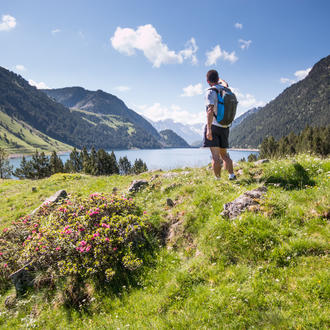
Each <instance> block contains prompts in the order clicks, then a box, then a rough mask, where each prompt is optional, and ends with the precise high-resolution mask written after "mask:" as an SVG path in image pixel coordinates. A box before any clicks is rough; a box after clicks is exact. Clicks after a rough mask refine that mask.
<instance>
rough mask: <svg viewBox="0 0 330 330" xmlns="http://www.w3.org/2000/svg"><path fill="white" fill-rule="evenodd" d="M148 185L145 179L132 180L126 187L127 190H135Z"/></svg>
mask: <svg viewBox="0 0 330 330" xmlns="http://www.w3.org/2000/svg"><path fill="white" fill-rule="evenodd" d="M148 185H149V183H148V181H147V180H134V181H133V182H132V184H131V186H130V187H129V188H128V192H133V193H134V192H137V191H140V190H142V189H144V188H146V187H147V186H148Z"/></svg>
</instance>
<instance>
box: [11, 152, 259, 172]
mask: <svg viewBox="0 0 330 330" xmlns="http://www.w3.org/2000/svg"><path fill="white" fill-rule="evenodd" d="M228 152H229V154H230V157H231V159H232V160H233V161H238V160H240V159H242V158H243V157H244V158H245V159H247V158H248V156H249V155H250V154H256V155H258V152H257V151H251V150H228ZM115 155H116V158H117V160H119V158H120V157H124V156H127V158H128V160H129V161H130V162H134V161H135V160H136V159H138V158H141V159H142V160H143V161H144V162H145V163H146V164H147V166H148V169H149V170H155V169H162V170H164V171H166V170H172V169H175V168H183V167H202V166H205V165H207V164H209V163H210V162H211V153H210V150H209V149H208V148H187V149H185V148H182V149H181V148H173V149H142V150H141V149H140V150H117V151H115ZM25 158H26V160H29V159H31V156H26V157H25ZM60 158H61V159H62V161H63V162H65V161H66V160H67V159H68V158H69V153H65V154H62V155H60ZM21 160H22V157H17V158H11V159H10V160H9V161H10V164H11V165H13V166H14V169H16V168H17V167H19V166H20V163H21Z"/></svg>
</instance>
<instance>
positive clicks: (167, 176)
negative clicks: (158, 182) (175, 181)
mask: <svg viewBox="0 0 330 330" xmlns="http://www.w3.org/2000/svg"><path fill="white" fill-rule="evenodd" d="M179 175H180V174H179V173H176V172H169V173H164V174H163V177H164V178H168V179H171V178H175V177H177V176H179Z"/></svg>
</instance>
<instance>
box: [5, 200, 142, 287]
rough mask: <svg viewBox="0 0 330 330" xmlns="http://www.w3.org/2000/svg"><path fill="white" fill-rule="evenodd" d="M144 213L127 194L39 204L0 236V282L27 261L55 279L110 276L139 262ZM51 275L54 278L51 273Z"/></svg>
mask: <svg viewBox="0 0 330 330" xmlns="http://www.w3.org/2000/svg"><path fill="white" fill-rule="evenodd" d="M148 228H149V226H148V222H147V217H146V215H145V214H144V213H142V211H141V210H140V209H139V208H138V207H137V206H136V205H135V203H134V202H133V200H132V199H127V198H125V197H117V196H114V195H101V194H92V195H90V196H89V198H85V199H81V198H77V199H71V200H70V199H67V200H65V201H63V202H62V203H60V204H55V205H44V206H43V207H42V208H40V209H39V211H38V212H37V214H36V215H35V216H27V217H24V218H22V219H20V221H18V222H17V223H14V224H13V225H12V226H11V227H9V228H6V229H5V230H4V232H3V233H2V235H1V237H0V267H1V271H0V283H2V286H3V287H4V286H5V285H6V281H7V280H8V275H9V274H10V273H11V272H12V271H15V270H17V269H19V268H20V267H23V266H24V265H25V264H26V263H27V262H29V263H32V265H33V269H34V270H35V271H37V272H43V273H45V274H46V273H47V274H52V277H53V280H54V281H57V280H60V279H62V278H65V277H70V279H71V280H72V281H76V282H77V283H78V282H85V281H87V280H91V279H92V280H95V281H97V283H101V284H102V283H103V284H104V283H105V282H111V281H112V280H115V279H120V278H122V277H127V276H130V273H132V272H133V271H135V270H136V269H138V268H139V267H141V265H142V263H143V260H142V258H143V252H144V249H145V247H146V243H147V241H148V240H147V231H148ZM54 277H55V278H54Z"/></svg>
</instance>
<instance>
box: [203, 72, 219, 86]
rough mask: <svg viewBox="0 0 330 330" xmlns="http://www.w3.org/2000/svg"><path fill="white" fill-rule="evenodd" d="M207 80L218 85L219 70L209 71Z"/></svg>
mask: <svg viewBox="0 0 330 330" xmlns="http://www.w3.org/2000/svg"><path fill="white" fill-rule="evenodd" d="M206 79H207V81H208V82H210V83H215V84H216V83H218V81H219V74H218V71H217V70H209V71H208V72H207V74H206Z"/></svg>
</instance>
